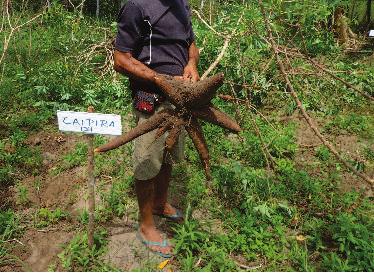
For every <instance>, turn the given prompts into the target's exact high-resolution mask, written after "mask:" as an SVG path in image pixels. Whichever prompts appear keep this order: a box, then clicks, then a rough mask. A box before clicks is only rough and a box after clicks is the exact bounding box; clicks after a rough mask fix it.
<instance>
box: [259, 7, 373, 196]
mask: <svg viewBox="0 0 374 273" xmlns="http://www.w3.org/2000/svg"><path fill="white" fill-rule="evenodd" d="M259 6H260V9H261V13H262V15H263V18H264V23H265V28H266V31H267V35H268V39H269V42H270V44H271V48H272V50H273V52H274V54H275V57H276V61H277V64H278V67H279V70H280V72H281V74H282V76H283V78H284V81H285V83H286V86H287V89H288V91H289V92H290V93H291V96H292V97H293V99H294V100H295V102H296V105H297V107H298V109H299V110H300V112H301V114H302V115H303V117H304V119H305V120H306V122H307V124H308V125H309V127H310V128H311V129H312V130H313V132H314V133H315V135H316V136H317V137H318V138H319V139H320V140H321V142H322V143H323V144H324V145H325V146H326V147H327V148H328V149H329V150H330V151H331V153H333V154H334V155H335V157H336V158H337V159H338V160H339V161H340V162H341V163H342V164H343V165H344V166H346V167H347V168H348V169H349V170H351V171H352V172H353V173H354V174H355V175H357V176H359V177H360V178H362V179H363V180H364V181H365V182H367V183H368V185H369V186H370V187H371V188H372V189H374V180H373V179H371V178H370V177H368V176H367V175H366V174H364V173H360V172H358V171H357V170H356V169H355V168H354V167H353V166H352V165H351V164H349V163H348V162H347V161H346V160H344V159H343V157H342V156H341V155H340V154H339V153H338V151H337V150H336V149H335V147H334V146H333V145H332V144H331V143H330V142H329V141H328V140H327V139H326V138H325V137H324V136H323V135H322V134H321V132H320V131H319V129H318V128H317V126H316V125H315V122H314V120H313V119H312V118H311V117H310V116H309V115H308V113H307V112H306V110H305V109H304V107H303V105H302V102H301V101H300V99H299V97H298V95H297V93H296V91H295V90H294V88H293V85H292V83H291V81H290V79H289V77H288V74H287V72H286V69H285V67H284V64H283V61H282V59H281V57H280V56H279V51H278V48H277V45H276V43H275V41H274V38H273V33H272V30H271V27H270V22H269V19H268V18H267V16H266V12H265V8H264V5H263V2H262V0H259Z"/></svg>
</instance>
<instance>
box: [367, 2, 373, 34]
mask: <svg viewBox="0 0 374 273" xmlns="http://www.w3.org/2000/svg"><path fill="white" fill-rule="evenodd" d="M371 2H372V0H367V2H366V19H367V28H369V26H370V23H371Z"/></svg>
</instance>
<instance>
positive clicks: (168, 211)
mask: <svg viewBox="0 0 374 273" xmlns="http://www.w3.org/2000/svg"><path fill="white" fill-rule="evenodd" d="M176 213H177V209H176V208H174V207H173V206H172V205H170V204H169V203H165V206H164V207H163V208H162V207H161V208H160V207H155V209H154V210H153V214H162V215H165V216H172V215H175V214H176Z"/></svg>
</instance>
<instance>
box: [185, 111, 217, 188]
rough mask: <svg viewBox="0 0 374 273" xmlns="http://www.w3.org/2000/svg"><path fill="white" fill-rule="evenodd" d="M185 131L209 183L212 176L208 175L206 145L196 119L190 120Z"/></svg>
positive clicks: (207, 151) (208, 166)
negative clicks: (197, 154)
mask: <svg viewBox="0 0 374 273" xmlns="http://www.w3.org/2000/svg"><path fill="white" fill-rule="evenodd" d="M186 130H187V133H188V135H189V136H190V138H191V139H192V142H193V144H194V145H195V147H196V150H197V151H198V153H199V156H200V159H201V162H202V164H203V166H204V170H205V176H206V178H207V180H208V181H211V179H212V176H211V173H210V165H209V150H208V146H207V144H206V141H205V138H204V135H203V131H202V128H201V126H200V124H199V122H198V121H197V119H196V118H192V119H191V120H190V124H189V125H188V126H186Z"/></svg>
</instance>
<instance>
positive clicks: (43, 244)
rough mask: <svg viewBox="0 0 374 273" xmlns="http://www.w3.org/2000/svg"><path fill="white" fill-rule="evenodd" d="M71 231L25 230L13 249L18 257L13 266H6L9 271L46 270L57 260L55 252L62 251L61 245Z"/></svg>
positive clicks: (69, 238) (69, 236) (70, 234)
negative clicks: (18, 260)
mask: <svg viewBox="0 0 374 273" xmlns="http://www.w3.org/2000/svg"><path fill="white" fill-rule="evenodd" d="M72 237H73V232H67V231H61V230H51V231H48V232H40V231H37V230H35V229H30V230H27V231H26V233H25V234H24V236H23V237H22V238H20V239H19V242H21V243H22V244H23V245H21V244H20V243H18V244H17V246H16V247H15V248H14V250H13V253H12V254H13V255H15V256H17V257H18V258H19V259H20V262H19V263H17V264H16V265H14V266H8V267H7V268H3V269H8V270H9V271H31V272H35V271H42V272H43V271H44V272H45V271H48V267H49V266H50V265H51V264H53V263H54V262H56V261H57V260H58V257H57V254H59V253H60V252H61V251H62V245H63V244H65V243H67V242H69V241H70V240H71V238H72Z"/></svg>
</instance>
